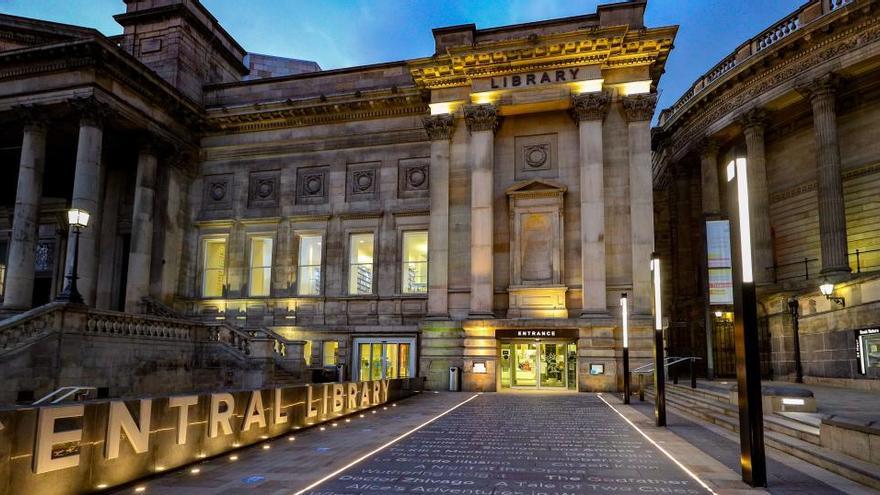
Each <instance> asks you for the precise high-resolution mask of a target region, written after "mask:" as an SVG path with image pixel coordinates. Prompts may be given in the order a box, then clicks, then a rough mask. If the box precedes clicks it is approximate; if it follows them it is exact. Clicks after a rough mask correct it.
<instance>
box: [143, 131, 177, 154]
mask: <svg viewBox="0 0 880 495" xmlns="http://www.w3.org/2000/svg"><path fill="white" fill-rule="evenodd" d="M136 142H137V147H138V153H149V154H152V155H159V154H160V153H161V152H162V151H163V150H164V149H165V148H167V147H169V144H168V143H167V142H166V141H165V140H164V139H162V138H161V137H159V135H158V134H156V133H153V132H150V131H142V132H140V133H139V134H138V135H137V141H136Z"/></svg>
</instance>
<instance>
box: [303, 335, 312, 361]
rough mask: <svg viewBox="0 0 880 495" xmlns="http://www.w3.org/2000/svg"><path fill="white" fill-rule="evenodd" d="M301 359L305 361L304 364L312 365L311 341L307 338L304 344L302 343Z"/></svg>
mask: <svg viewBox="0 0 880 495" xmlns="http://www.w3.org/2000/svg"><path fill="white" fill-rule="evenodd" d="M303 361H305V362H306V366H311V365H312V341H311V340H307V341H306V343H305V345H303Z"/></svg>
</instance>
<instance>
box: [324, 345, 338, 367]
mask: <svg viewBox="0 0 880 495" xmlns="http://www.w3.org/2000/svg"><path fill="white" fill-rule="evenodd" d="M323 351H324V366H336V353H337V352H339V342H338V341H335V340H326V341H324V349H323Z"/></svg>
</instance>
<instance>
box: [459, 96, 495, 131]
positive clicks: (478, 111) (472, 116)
mask: <svg viewBox="0 0 880 495" xmlns="http://www.w3.org/2000/svg"><path fill="white" fill-rule="evenodd" d="M464 121H465V124H467V128H468V132H475V131H492V132H495V130H496V129H498V124H499V119H498V107H496V106H495V105H493V104H491V103H483V104H481V105H465V107H464Z"/></svg>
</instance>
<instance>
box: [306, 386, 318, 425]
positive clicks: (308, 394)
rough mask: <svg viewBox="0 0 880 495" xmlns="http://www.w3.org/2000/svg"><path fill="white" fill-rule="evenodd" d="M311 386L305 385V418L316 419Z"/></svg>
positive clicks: (316, 413) (316, 412) (316, 409)
mask: <svg viewBox="0 0 880 495" xmlns="http://www.w3.org/2000/svg"><path fill="white" fill-rule="evenodd" d="M312 402H313V400H312V386H311V385H306V417H307V418H317V417H318V408H317V407H314V406H313V405H312Z"/></svg>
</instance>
